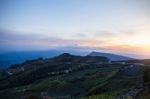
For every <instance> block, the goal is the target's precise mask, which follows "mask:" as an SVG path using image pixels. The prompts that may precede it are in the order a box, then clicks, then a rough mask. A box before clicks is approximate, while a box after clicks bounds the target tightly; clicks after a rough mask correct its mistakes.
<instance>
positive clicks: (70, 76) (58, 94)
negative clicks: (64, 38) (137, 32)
mask: <svg viewBox="0 0 150 99" xmlns="http://www.w3.org/2000/svg"><path fill="white" fill-rule="evenodd" d="M6 72H7V73H9V76H5V77H4V78H2V79H0V99H70V98H72V99H74V98H75V99H84V98H87V99H88V97H89V99H95V98H94V97H99V98H98V99H101V98H104V99H114V98H118V97H120V96H122V95H125V94H127V93H128V91H130V90H131V91H132V90H133V88H134V87H136V86H142V85H143V80H142V79H143V76H142V75H143V67H141V66H139V65H134V64H133V65H132V64H118V63H117V64H115V63H113V64H112V63H109V60H108V58H107V57H104V56H75V55H71V54H69V53H64V54H61V55H59V56H56V57H53V58H47V59H42V58H39V59H36V60H28V61H26V62H24V63H22V64H17V65H13V66H11V67H10V68H8V69H7V70H6ZM140 88H141V87H140ZM136 90H139V89H136ZM135 96H136V95H134V96H133V97H135ZM90 97H93V98H90ZM96 99H97V98H96Z"/></svg>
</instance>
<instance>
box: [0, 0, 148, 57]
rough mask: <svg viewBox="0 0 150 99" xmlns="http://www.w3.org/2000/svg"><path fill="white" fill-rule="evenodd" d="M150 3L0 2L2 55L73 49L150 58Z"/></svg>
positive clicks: (138, 0)
mask: <svg viewBox="0 0 150 99" xmlns="http://www.w3.org/2000/svg"><path fill="white" fill-rule="evenodd" d="M149 5H150V1H149V0H0V48H1V49H0V51H1V52H5V51H26V50H27V51H30V50H50V49H75V50H89V51H101V52H111V53H118V54H121V55H127V56H131V57H134V58H150V53H149V52H150V39H149V38H150V7H149Z"/></svg>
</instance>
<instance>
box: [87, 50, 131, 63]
mask: <svg viewBox="0 0 150 99" xmlns="http://www.w3.org/2000/svg"><path fill="white" fill-rule="evenodd" d="M89 55H90V56H105V57H107V58H109V59H110V60H111V61H121V60H132V59H133V58H130V57H126V56H122V55H117V54H112V53H105V52H104V53H103V52H95V51H93V52H91V53H90V54H89Z"/></svg>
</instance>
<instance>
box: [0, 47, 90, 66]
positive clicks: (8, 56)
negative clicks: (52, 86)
mask: <svg viewBox="0 0 150 99" xmlns="http://www.w3.org/2000/svg"><path fill="white" fill-rule="evenodd" d="M64 52H69V53H72V54H74V55H86V54H87V52H82V51H74V50H69V51H68V50H59V49H54V50H47V51H16V52H5V53H0V68H7V67H9V66H10V65H13V64H20V63H22V62H24V61H26V60H32V59H37V58H40V57H41V58H48V57H49V58H50V57H54V56H57V55H59V54H62V53H64Z"/></svg>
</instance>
